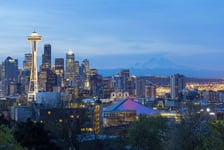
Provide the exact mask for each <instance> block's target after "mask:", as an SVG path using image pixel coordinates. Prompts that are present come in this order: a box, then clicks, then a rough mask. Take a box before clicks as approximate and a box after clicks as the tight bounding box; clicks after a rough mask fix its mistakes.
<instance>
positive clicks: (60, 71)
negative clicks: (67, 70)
mask: <svg viewBox="0 0 224 150" xmlns="http://www.w3.org/2000/svg"><path fill="white" fill-rule="evenodd" d="M54 71H55V74H56V75H57V85H58V86H60V87H64V58H55V70H54Z"/></svg>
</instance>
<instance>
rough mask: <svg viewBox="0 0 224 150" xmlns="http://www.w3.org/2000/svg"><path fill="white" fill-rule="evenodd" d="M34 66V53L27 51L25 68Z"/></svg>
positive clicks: (24, 62)
mask: <svg viewBox="0 0 224 150" xmlns="http://www.w3.org/2000/svg"><path fill="white" fill-rule="evenodd" d="M31 66H32V54H31V53H26V54H25V59H24V61H23V69H29V70H30V69H31Z"/></svg>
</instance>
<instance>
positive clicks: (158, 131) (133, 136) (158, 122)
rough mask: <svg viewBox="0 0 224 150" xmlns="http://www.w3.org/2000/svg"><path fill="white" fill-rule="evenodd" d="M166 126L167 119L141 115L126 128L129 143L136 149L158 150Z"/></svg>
mask: <svg viewBox="0 0 224 150" xmlns="http://www.w3.org/2000/svg"><path fill="white" fill-rule="evenodd" d="M167 128H168V126H167V119H165V118H163V117H161V116H156V117H147V116H145V115H141V116H140V117H139V119H138V120H137V121H135V122H133V124H131V126H130V128H129V129H128V140H129V143H130V145H131V147H132V148H133V149H136V150H148V149H152V150H160V149H162V148H163V140H164V139H165V135H166V130H167Z"/></svg>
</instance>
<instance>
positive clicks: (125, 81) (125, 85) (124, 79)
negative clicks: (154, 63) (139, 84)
mask: <svg viewBox="0 0 224 150" xmlns="http://www.w3.org/2000/svg"><path fill="white" fill-rule="evenodd" d="M129 77H130V71H129V70H128V69H124V70H122V71H121V86H122V89H123V90H127V89H128V79H129Z"/></svg>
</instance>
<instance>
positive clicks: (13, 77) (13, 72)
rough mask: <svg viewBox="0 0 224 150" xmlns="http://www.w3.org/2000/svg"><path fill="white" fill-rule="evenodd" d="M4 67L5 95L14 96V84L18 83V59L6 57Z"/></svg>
mask: <svg viewBox="0 0 224 150" xmlns="http://www.w3.org/2000/svg"><path fill="white" fill-rule="evenodd" d="M4 68H5V79H4V84H5V89H4V90H5V92H4V93H5V95H8V96H14V95H15V94H16V84H17V83H18V74H19V69H18V60H17V59H13V58H11V57H7V58H6V59H5V61H4Z"/></svg>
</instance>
